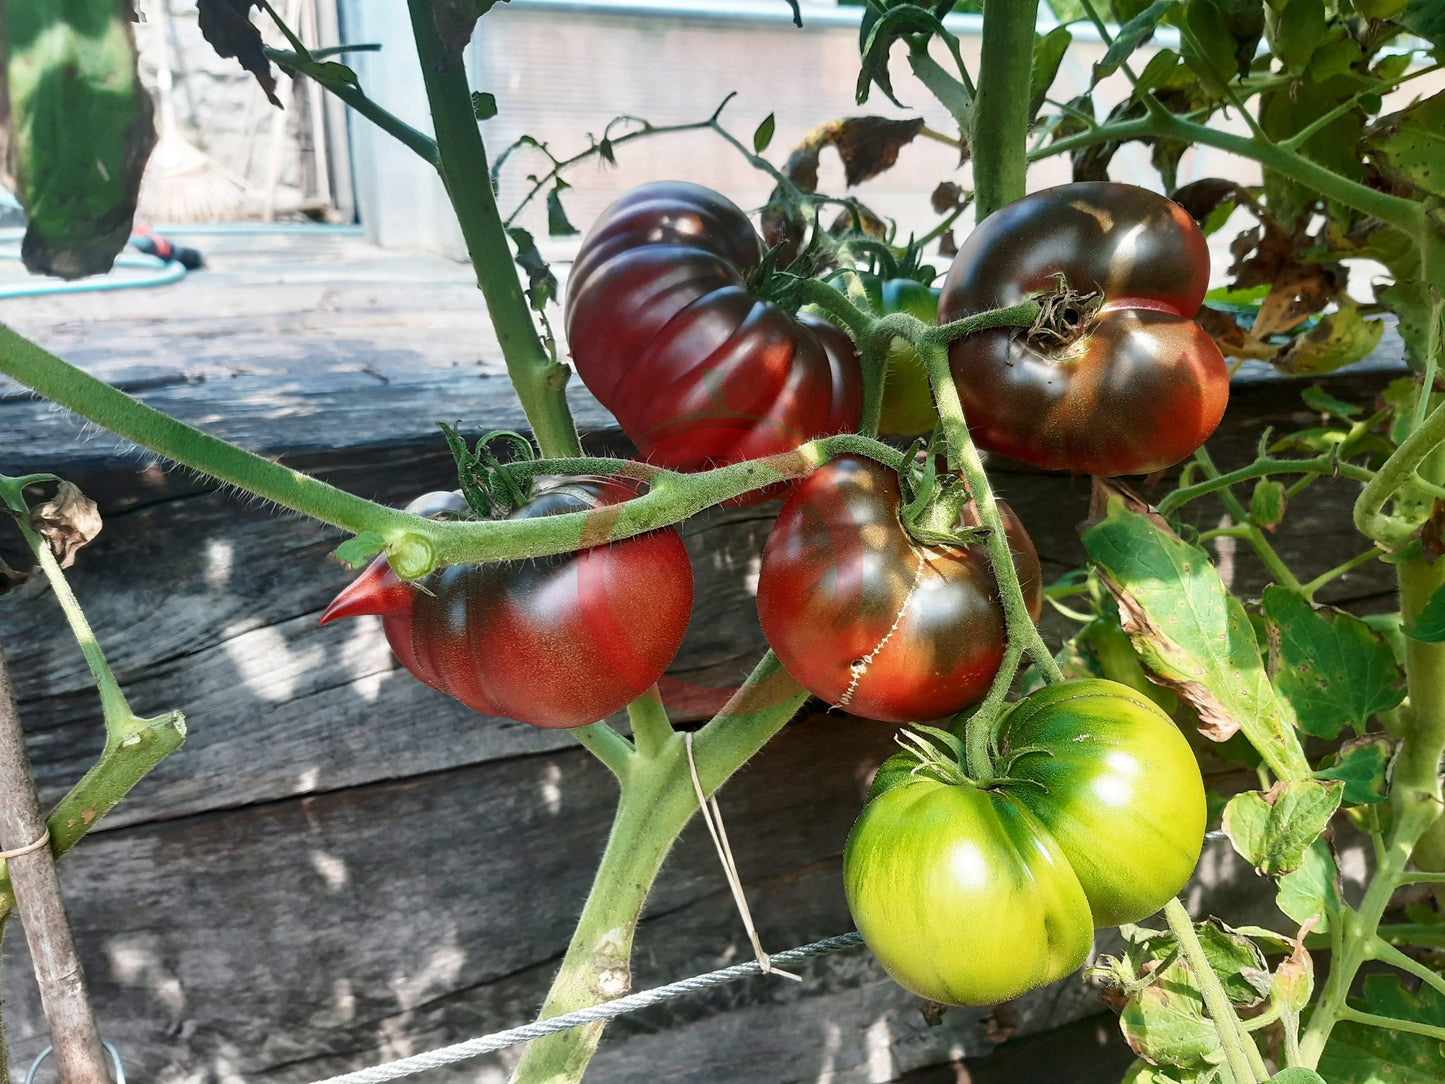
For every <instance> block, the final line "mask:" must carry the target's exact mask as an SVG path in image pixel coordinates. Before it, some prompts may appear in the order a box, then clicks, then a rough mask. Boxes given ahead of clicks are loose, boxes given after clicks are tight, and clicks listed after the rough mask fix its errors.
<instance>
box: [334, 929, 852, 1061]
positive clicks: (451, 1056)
mask: <svg viewBox="0 0 1445 1084" xmlns="http://www.w3.org/2000/svg"><path fill="white" fill-rule="evenodd" d="M862 943H863V938H862V936H861V935H859V934H857V933H844V934H839V935H838V936H837V937H826V938H824V939H823V940H822V941H814V942H813V943H812V944H811V945H802V946H801V947H799V948H792V949H786V950H784V951H783V952H775V953H773V954H772V962H773V963H774V964H787V963H792V962H793V961H795V960H809V959H812V958H813V957H815V956H827V955H828V954H830V953H833V952H841V951H842V950H843V949H849V948H854V947H856V946H858V945H861V944H862ZM762 973H763V967H762V964H761V963H759V962H758V961H756V960H749V961H748V962H747V963H745V964H734V965H733V966H732V967H724V968H723V969H722V970H720V971H710V972H708V973H707V974H706V975H694V976H693V977H692V978H690V979H681V980H679V981H678V982H670V983H668V984H667V985H666V986H656V987H653V988H652V989H651V990H641V991H639V992H638V993H635V994H628V995H627V996H625V997H619V998H616V999H615V1000H613V1001H608V1002H606V1003H604V1004H602V1005H593V1006H591V1007H590V1008H586V1009H578V1010H577V1011H576V1012H569V1013H564V1014H563V1015H561V1016H553V1017H549V1018H548V1019H546V1020H538V1021H537V1022H535V1023H532V1024H524V1025H523V1026H522V1027H519V1028H510V1029H508V1030H507V1031H498V1032H496V1033H494V1034H492V1035H482V1036H479V1037H478V1038H475V1039H468V1040H467V1041H466V1042H464V1043H457V1044H456V1045H454V1046H444V1047H441V1048H440V1049H438V1050H429V1051H427V1052H426V1053H425V1054H415V1055H413V1056H412V1057H409V1058H400V1059H398V1060H397V1061H389V1062H385V1063H383V1064H381V1065H373V1066H371V1067H369V1068H366V1069H358V1070H357V1071H356V1072H354V1073H344V1074H342V1075H341V1076H333V1077H327V1078H326V1079H325V1080H319V1081H317V1082H316V1084H386V1082H387V1081H389V1080H399V1079H400V1078H402V1077H404V1076H414V1075H416V1074H417V1073H425V1072H427V1071H428V1070H430V1069H440V1068H441V1067H442V1066H444V1065H454V1064H456V1063H457V1062H459V1061H466V1060H467V1059H469V1058H475V1057H477V1056H479V1055H481V1054H490V1053H492V1052H493V1051H496V1050H501V1049H503V1048H505V1047H508V1046H515V1045H516V1044H517V1043H525V1042H527V1041H528V1040H529V1039H540V1038H541V1037H542V1036H544V1035H551V1034H553V1033H554V1032H558V1031H567V1030H569V1029H571V1028H576V1027H581V1026H582V1025H583V1024H592V1023H596V1022H597V1021H599V1020H610V1019H611V1018H612V1017H614V1016H621V1015H622V1014H623V1013H629V1012H635V1011H636V1010H638V1009H645V1008H647V1006H649V1005H656V1004H659V1003H660V1002H663V1001H671V1000H672V999H673V998H677V997H682V996H683V995H684V994H690V993H693V992H694V991H697V990H707V989H709V988H711V987H713V986H722V985H724V984H726V983H729V982H734V981H736V980H738V979H745V978H747V977H748V976H750V975H760V974H762Z"/></svg>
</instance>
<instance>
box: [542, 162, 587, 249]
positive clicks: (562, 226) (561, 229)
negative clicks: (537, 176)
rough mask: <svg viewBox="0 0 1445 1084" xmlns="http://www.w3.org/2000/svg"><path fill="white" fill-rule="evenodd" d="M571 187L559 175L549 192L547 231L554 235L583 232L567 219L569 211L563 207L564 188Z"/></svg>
mask: <svg viewBox="0 0 1445 1084" xmlns="http://www.w3.org/2000/svg"><path fill="white" fill-rule="evenodd" d="M571 187H572V186H571V185H569V184H568V183H567V182H566V181H564V180H562V179H561V178H560V177H559V178H557V183H556V184H555V185H554V186H553V187H552V190H551V191H550V192H548V193H547V232H548V233H549V234H551V235H552V236H553V237H571V236H573V235H574V234H578V233H581V232H582V231H581V230H579V229H578V228H577V227H576V226H574V225H572V223H571V222H569V221H567V212H566V211H564V210H563V209H562V190H563V189H564V188H571Z"/></svg>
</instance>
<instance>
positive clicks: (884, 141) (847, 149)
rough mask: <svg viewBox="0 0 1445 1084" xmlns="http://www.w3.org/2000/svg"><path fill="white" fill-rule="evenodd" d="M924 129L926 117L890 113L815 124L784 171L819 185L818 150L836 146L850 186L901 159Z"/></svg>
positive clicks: (801, 183) (810, 186) (799, 181)
mask: <svg viewBox="0 0 1445 1084" xmlns="http://www.w3.org/2000/svg"><path fill="white" fill-rule="evenodd" d="M922 129H923V118H922V117H914V118H912V119H910V120H891V119H889V118H888V117H844V118H842V119H840V120H834V121H829V122H828V123H827V124H824V125H822V126H820V127H818V128H814V129H813V130H812V131H811V132H809V133H808V134H807V135H806V136H804V137H803V140H802V142H800V143H799V144H798V146H797V147H796V148H795V149H794V150H793V153H792V154H791V155H790V156H789V157H788V163H787V165H786V166H784V168H783V172H784V173H786V174H787V175H788V178H789V179H790V180H792V181H793V183H794V184H796V185H798V187H800V188H802V189H804V190H805V191H808V192H812V191H814V190H816V189H817V187H818V154H819V152H820V151H821V150H822V149H823V148H824V147H833V148H835V149H836V150H837V151H838V157H839V158H841V159H843V177H844V180H845V182H846V183H847V184H848V186H849V187H852V186H853V185H856V184H861V183H862V182H864V181H866V180H868V178H870V177H876V176H878V174H880V173H882V172H883V171H884V170H886V169H888V168H890V167H891V166H892V165H893V163H895V162H897V161H898V152H899V151H900V150H902V149H903V147H905V146H906V145H907V144H908V143H910V142H912V140H913V137H914V136H916V135H917V134H918V133H919V132H920V131H922Z"/></svg>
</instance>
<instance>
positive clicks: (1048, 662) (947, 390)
mask: <svg viewBox="0 0 1445 1084" xmlns="http://www.w3.org/2000/svg"><path fill="white" fill-rule="evenodd" d="M940 330H941V329H940ZM918 346H919V351H920V353H921V354H922V355H923V362H924V365H925V366H926V367H927V369H928V379H929V381H930V383H931V384H932V385H933V396H934V402H935V403H936V405H937V406H938V417H939V421H940V423H941V424H942V426H943V431H944V434H945V436H946V437H947V439H948V466H949V469H950V470H956V471H958V472H959V474H960V475H962V477H963V480H964V482H965V484H966V485H967V486H968V492H969V495H970V496H971V497H972V498H973V500H974V503H975V504H976V505H977V507H978V516H979V521H980V524H981V525H982V526H983V527H984V529H985V530H987V531H988V556H989V564H990V566H991V567H992V568H993V573H994V577H995V579H997V580H998V590H999V599H1000V601H1001V602H1002V604H1003V612H1004V621H1005V624H1006V629H1007V631H1006V634H1005V635H1006V640H1007V643H1008V645H1009V648H1010V650H1008V651H1007V652H1006V653H1005V656H1004V662H1005V665H1004V666H1002V667H1000V669H999V672H998V674H997V675H995V677H994V680H993V684H992V686H990V688H989V695H988V696H987V697H986V698H985V700H984V703H985V705H987V706H988V709H989V710H988V711H984V710H980V711H977V712H975V713H974V714H973V715H972V716H971V717H970V718H969V720H968V722H967V724H966V726H967V729H966V733H965V739H964V740H965V743H966V753H967V760H968V769H969V774H970V775H973V776H974V778H976V779H987V778H990V777H991V776H992V775H993V772H992V769H991V767H989V765H990V764H991V756H990V749H989V747H990V745H991V739H992V733H993V725H994V722H995V720H996V719H997V718H998V714H997V713H998V712H999V711H1000V710H1001V709H1002V706H1003V698H1004V694H1005V693H1007V691H1008V687H1009V685H1011V684H1012V682H1013V679H1014V674H1015V673H1016V671H1017V668H1018V663H1019V660H1020V659H1021V658H1022V656H1023V655H1025V654H1027V655H1028V656H1029V658H1031V659H1032V660H1033V662H1034V665H1035V666H1037V667H1038V668H1039V672H1040V673H1041V674H1042V675H1043V678H1044V680H1045V681H1046V682H1048V683H1049V684H1053V683H1054V682H1056V681H1062V680H1063V674H1062V673H1060V671H1059V666H1058V663H1056V662H1055V661H1054V656H1053V653H1052V652H1051V651H1049V649H1048V645H1047V644H1045V643H1044V640H1043V637H1042V636H1040V635H1039V630H1038V627H1037V626H1036V625H1035V624H1034V621H1033V618H1032V617H1030V616H1029V611H1028V604H1027V603H1026V602H1025V601H1024V594H1023V586H1022V585H1021V584H1020V583H1019V576H1018V569H1017V568H1015V567H1014V562H1013V553H1012V552H1011V551H1010V549H1009V543H1008V536H1007V534H1005V532H1004V524H1003V517H1002V516H1001V515H1000V514H999V510H998V502H997V499H996V498H995V497H994V495H993V488H992V487H991V486H990V485H989V481H988V474H987V473H986V472H985V471H984V469H983V460H982V459H981V458H980V457H979V454H978V449H977V448H976V447H975V446H974V443H973V438H972V437H970V436H969V433H968V423H967V421H966V420H965V419H964V416H963V403H962V402H960V401H959V398H958V388H957V387H956V386H955V385H954V383H953V372H952V370H951V369H950V368H949V365H948V348H947V347H946V346H944V345H943V344H942V343H940V342H931V341H924V342H922V343H920V344H918ZM1010 663H1011V664H1012V665H1011V666H1010V665H1009V664H1010Z"/></svg>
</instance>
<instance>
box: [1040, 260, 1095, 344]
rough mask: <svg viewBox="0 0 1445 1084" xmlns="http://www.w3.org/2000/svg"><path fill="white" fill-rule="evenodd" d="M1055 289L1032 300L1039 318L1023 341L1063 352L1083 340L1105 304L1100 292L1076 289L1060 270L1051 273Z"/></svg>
mask: <svg viewBox="0 0 1445 1084" xmlns="http://www.w3.org/2000/svg"><path fill="white" fill-rule="evenodd" d="M1053 277H1054V288H1053V289H1052V290H1051V291H1049V292H1047V293H1041V294H1038V295H1036V296H1035V297H1034V299H1033V300H1035V301H1037V302H1038V303H1039V315H1038V318H1037V319H1036V320H1034V323H1033V326H1032V327H1030V328H1029V329H1028V330H1027V331H1025V332H1024V338H1025V339H1026V340H1028V342H1029V343H1031V344H1032V345H1033V346H1034V347H1036V348H1037V349H1039V350H1043V351H1050V352H1056V351H1062V350H1065V349H1067V348H1068V347H1070V346H1072V345H1073V344H1074V343H1076V342H1078V341H1079V340H1080V339H1081V338H1083V337H1084V336H1085V335H1086V334H1087V333H1088V331H1089V329H1090V328H1091V327H1092V326H1093V323H1094V317H1096V316H1098V314H1099V310H1100V309H1101V308H1102V307H1103V305H1104V294H1103V291H1101V290H1088V291H1084V290H1076V289H1074V287H1073V286H1071V285H1070V284H1069V279H1068V276H1066V275H1065V274H1064V273H1063V272H1062V271H1056V272H1055V273H1054V276H1053Z"/></svg>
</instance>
